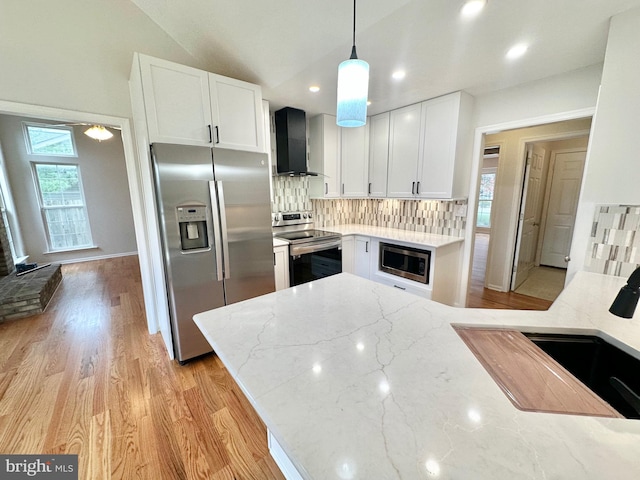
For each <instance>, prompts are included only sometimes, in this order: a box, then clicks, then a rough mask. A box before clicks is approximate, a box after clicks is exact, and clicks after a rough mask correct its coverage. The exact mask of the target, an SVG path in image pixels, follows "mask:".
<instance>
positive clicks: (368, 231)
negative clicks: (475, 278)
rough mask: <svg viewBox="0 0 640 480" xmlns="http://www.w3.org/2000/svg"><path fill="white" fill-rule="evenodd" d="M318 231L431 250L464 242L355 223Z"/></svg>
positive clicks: (323, 228)
mask: <svg viewBox="0 0 640 480" xmlns="http://www.w3.org/2000/svg"><path fill="white" fill-rule="evenodd" d="M320 229H321V230H326V231H328V232H335V233H340V234H342V235H364V236H368V237H376V238H381V239H385V240H396V241H400V242H407V243H415V244H419V245H422V246H426V247H432V248H438V247H444V246H445V245H451V244H452V243H458V242H463V241H464V238H462V237H451V236H448V235H438V234H437V233H425V232H413V231H411V230H400V229H398V228H388V227H375V226H371V225H359V224H355V223H353V224H346V225H335V226H331V227H322V228H320Z"/></svg>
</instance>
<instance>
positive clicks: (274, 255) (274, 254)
mask: <svg viewBox="0 0 640 480" xmlns="http://www.w3.org/2000/svg"><path fill="white" fill-rule="evenodd" d="M273 266H274V267H275V266H276V252H273Z"/></svg>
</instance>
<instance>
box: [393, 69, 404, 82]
mask: <svg viewBox="0 0 640 480" xmlns="http://www.w3.org/2000/svg"><path fill="white" fill-rule="evenodd" d="M391 76H392V77H393V78H394V79H395V80H402V79H403V78H404V77H406V76H407V72H405V71H404V70H398V71H396V72H393V73H392V74H391Z"/></svg>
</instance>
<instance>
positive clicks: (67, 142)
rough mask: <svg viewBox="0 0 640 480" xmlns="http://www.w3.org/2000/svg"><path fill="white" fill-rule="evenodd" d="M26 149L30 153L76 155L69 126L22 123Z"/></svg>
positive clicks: (62, 155)
mask: <svg viewBox="0 0 640 480" xmlns="http://www.w3.org/2000/svg"><path fill="white" fill-rule="evenodd" d="M23 125H24V133H25V138H26V140H27V151H28V152H29V154H31V155H54V156H60V157H77V156H78V155H77V154H76V145H75V142H74V139H73V129H72V128H71V127H58V126H52V125H39V124H35V123H24V124H23Z"/></svg>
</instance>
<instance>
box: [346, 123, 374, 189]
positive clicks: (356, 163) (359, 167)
mask: <svg viewBox="0 0 640 480" xmlns="http://www.w3.org/2000/svg"><path fill="white" fill-rule="evenodd" d="M340 137H341V139H340V164H341V172H342V191H341V194H342V196H343V197H356V198H362V197H366V196H367V192H368V176H369V175H368V173H369V126H368V125H365V126H364V127H357V128H340Z"/></svg>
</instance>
